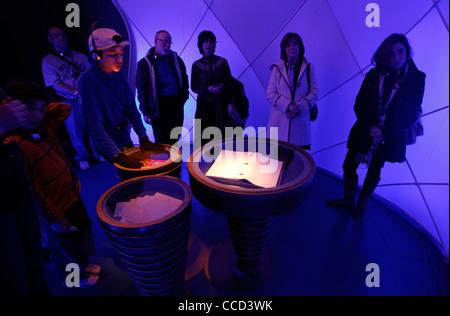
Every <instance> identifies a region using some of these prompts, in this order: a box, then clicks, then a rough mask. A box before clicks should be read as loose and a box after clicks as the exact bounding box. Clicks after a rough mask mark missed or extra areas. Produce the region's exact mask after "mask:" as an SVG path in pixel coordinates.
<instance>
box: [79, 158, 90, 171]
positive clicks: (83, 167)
mask: <svg viewBox="0 0 450 316" xmlns="http://www.w3.org/2000/svg"><path fill="white" fill-rule="evenodd" d="M79 165H80V169H81V170H82V171H85V170H88V169H89V168H90V167H91V166H90V165H89V162H88V161H86V160H82V161H80V163H79Z"/></svg>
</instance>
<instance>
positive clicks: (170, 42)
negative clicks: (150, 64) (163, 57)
mask: <svg viewBox="0 0 450 316" xmlns="http://www.w3.org/2000/svg"><path fill="white" fill-rule="evenodd" d="M156 40H157V41H160V42H161V43H163V44H164V45H167V44H169V45H172V44H173V43H172V41H171V40H165V39H161V38H157V39H156Z"/></svg>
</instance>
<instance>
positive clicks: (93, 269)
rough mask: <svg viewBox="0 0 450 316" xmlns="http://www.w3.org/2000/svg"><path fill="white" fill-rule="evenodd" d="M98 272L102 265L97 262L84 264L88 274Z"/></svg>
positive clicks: (100, 270)
mask: <svg viewBox="0 0 450 316" xmlns="http://www.w3.org/2000/svg"><path fill="white" fill-rule="evenodd" d="M100 272H102V267H100V266H99V265H97V264H92V263H90V264H88V265H87V266H86V273H89V274H100Z"/></svg>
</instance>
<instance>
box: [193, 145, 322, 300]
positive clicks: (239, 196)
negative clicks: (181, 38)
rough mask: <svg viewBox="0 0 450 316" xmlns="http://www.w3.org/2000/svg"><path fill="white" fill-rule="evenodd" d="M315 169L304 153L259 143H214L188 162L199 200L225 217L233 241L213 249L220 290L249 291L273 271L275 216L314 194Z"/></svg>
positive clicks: (213, 266)
mask: <svg viewBox="0 0 450 316" xmlns="http://www.w3.org/2000/svg"><path fill="white" fill-rule="evenodd" d="M315 170H316V165H315V162H314V160H313V158H312V157H311V155H309V154H308V153H307V152H306V151H305V150H303V149H301V148H299V147H297V146H294V145H292V144H289V143H286V142H283V141H275V140H270V139H263V140H261V139H259V138H251V137H248V138H247V137H246V138H237V139H225V140H220V141H214V142H210V143H208V144H206V145H205V146H203V147H201V148H199V149H197V150H196V151H195V152H194V153H193V154H192V155H191V157H190V159H189V161H188V171H189V178H190V186H191V189H192V192H193V195H194V196H195V198H196V199H197V200H198V201H199V202H200V203H202V204H203V205H204V206H206V207H208V208H209V209H211V210H214V211H216V212H219V213H221V214H224V215H226V216H227V220H228V226H229V229H230V235H231V241H230V240H225V241H223V242H220V243H218V244H217V245H215V246H214V247H213V248H212V250H211V253H210V258H209V262H208V273H209V276H210V278H211V280H212V281H213V282H214V283H215V284H216V285H217V286H219V287H222V288H225V289H228V290H233V291H251V290H253V289H256V288H258V287H259V286H261V285H262V284H264V283H265V282H266V281H267V280H268V279H269V278H270V276H271V273H272V270H273V264H272V259H271V255H270V253H269V251H268V250H267V249H266V241H267V236H268V233H269V231H270V224H271V220H272V217H273V216H277V215H281V214H284V213H287V212H290V211H292V210H295V209H297V208H298V207H299V206H300V205H302V204H303V203H304V202H305V201H306V200H307V199H308V198H309V196H310V194H311V184H312V179H313V176H314V173H315Z"/></svg>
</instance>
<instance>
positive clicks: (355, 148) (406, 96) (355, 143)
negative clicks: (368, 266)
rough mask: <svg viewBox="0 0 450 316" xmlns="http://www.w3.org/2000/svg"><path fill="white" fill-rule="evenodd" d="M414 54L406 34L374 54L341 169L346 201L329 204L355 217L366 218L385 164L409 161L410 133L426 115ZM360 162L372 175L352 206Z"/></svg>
mask: <svg viewBox="0 0 450 316" xmlns="http://www.w3.org/2000/svg"><path fill="white" fill-rule="evenodd" d="M411 54H412V50H411V47H410V45H409V42H408V39H407V38H406V37H405V36H404V35H402V34H392V35H390V36H389V37H387V38H386V39H385V40H384V41H383V43H382V44H381V45H380V47H378V49H377V51H376V52H375V54H374V56H373V58H372V64H373V65H374V66H375V67H374V68H372V69H371V70H370V71H369V72H368V73H367V74H366V77H365V79H364V81H363V83H362V85H361V88H360V90H359V93H358V95H357V97H356V102H355V105H354V110H355V114H356V117H357V121H356V123H355V124H354V125H353V127H352V129H351V131H350V135H349V137H348V143H347V148H348V152H347V155H346V157H345V161H344V164H343V169H344V197H343V198H342V199H339V200H328V201H327V205H329V206H333V207H339V208H345V209H349V210H352V213H353V216H354V217H361V216H363V215H364V212H365V209H366V206H367V202H368V200H369V198H370V196H371V195H372V193H373V191H374V190H375V188H376V186H377V185H378V182H379V181H380V174H381V169H382V168H383V166H384V163H385V162H386V161H388V162H404V161H405V160H406V157H405V152H406V131H407V130H408V129H409V128H410V127H411V126H412V125H413V124H414V123H415V122H416V121H417V120H418V119H419V117H420V115H421V113H422V107H421V104H422V98H423V93H424V88H425V74H424V73H423V72H421V71H419V70H418V69H417V67H416V65H415V64H414V62H413V60H412V58H411ZM361 162H363V163H367V164H368V171H367V175H366V178H365V180H364V184H363V187H362V190H361V193H360V195H359V199H358V202H357V203H356V206H354V197H355V193H356V190H357V187H358V175H357V173H356V169H357V168H358V166H359V164H360V163H361Z"/></svg>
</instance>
